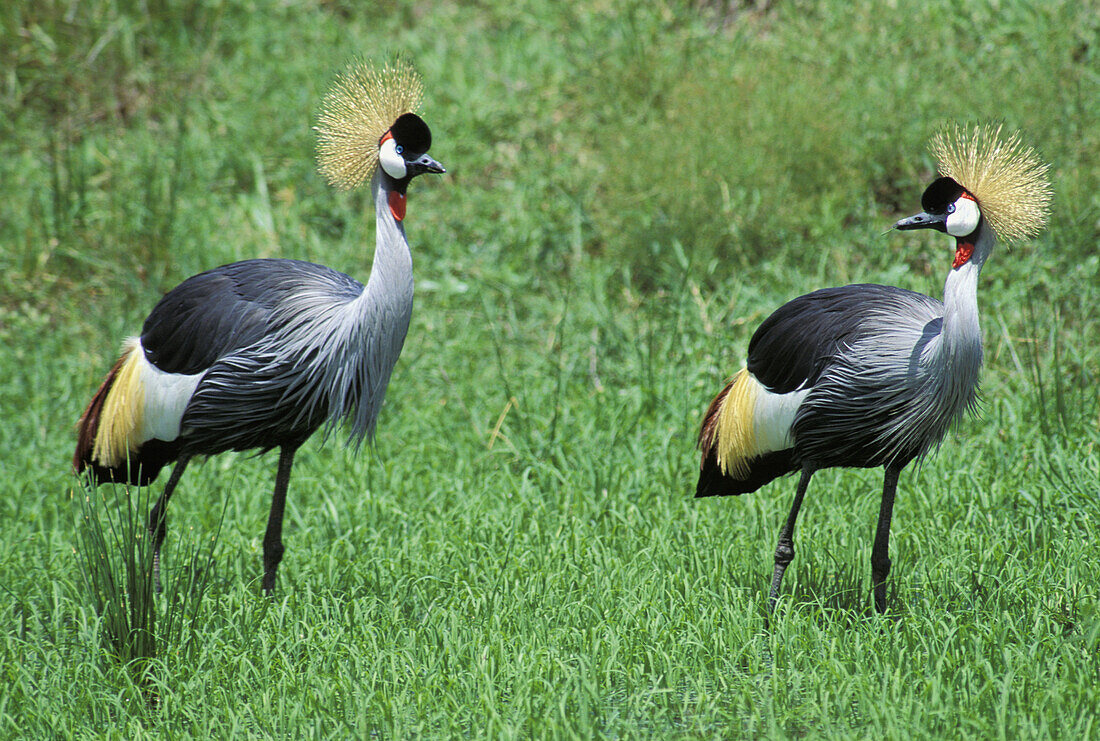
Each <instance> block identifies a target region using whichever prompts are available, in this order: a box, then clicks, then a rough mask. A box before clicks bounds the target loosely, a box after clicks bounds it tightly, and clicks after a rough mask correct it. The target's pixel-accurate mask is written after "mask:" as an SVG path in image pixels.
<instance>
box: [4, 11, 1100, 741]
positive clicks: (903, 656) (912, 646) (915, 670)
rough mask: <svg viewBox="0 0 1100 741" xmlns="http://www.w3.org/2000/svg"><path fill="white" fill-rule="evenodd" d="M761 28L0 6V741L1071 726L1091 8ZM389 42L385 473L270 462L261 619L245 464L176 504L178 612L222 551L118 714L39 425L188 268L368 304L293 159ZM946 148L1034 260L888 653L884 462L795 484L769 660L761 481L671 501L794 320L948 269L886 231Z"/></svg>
mask: <svg viewBox="0 0 1100 741" xmlns="http://www.w3.org/2000/svg"><path fill="white" fill-rule="evenodd" d="M755 5H756V6H759V7H755V6H754V7H744V4H742V3H739V2H696V3H668V4H654V3H651V2H644V3H643V2H639V3H591V4H587V5H581V6H568V4H556V3H547V2H544V1H543V0H530V2H526V3H521V4H520V5H519V6H516V5H515V4H514V3H495V2H484V3H476V4H474V3H471V4H446V5H445V6H444V7H436V6H435V4H431V3H417V2H407V3H399V4H393V5H390V6H387V9H386V10H385V11H382V10H378V11H372V12H364V11H362V10H360V9H359V4H358V3H352V2H341V0H334V1H332V2H315V3H275V2H266V1H265V0H260V1H259V2H254V3H240V2H219V1H218V0H214V1H212V2H206V3H201V4H200V3H194V4H190V5H188V6H187V7H186V8H185V9H180V7H179V6H180V4H178V3H165V2H147V3H123V2H107V1H106V0H102V1H100V0H95V1H92V2H84V3H70V2H61V1H60V0H56V1H52V0H45V1H42V0H34V1H33V2H32V1H31V0H15V2H11V3H7V4H6V5H5V6H4V9H3V10H0V68H3V69H4V70H5V74H4V77H3V80H2V81H0V108H2V109H3V110H0V224H3V228H2V230H0V346H2V350H0V408H2V410H3V418H4V420H5V421H4V424H3V425H0V451H2V452H0V459H2V460H3V471H4V475H3V477H0V529H2V531H3V533H5V538H4V540H5V543H6V544H7V547H6V548H5V549H3V550H2V551H0V588H2V590H3V591H4V592H5V593H6V594H7V598H6V599H5V604H6V605H7V607H5V608H4V611H3V615H4V617H5V618H6V619H4V620H2V621H0V625H2V626H3V627H0V672H2V673H3V675H2V679H3V684H4V692H3V693H0V734H2V735H4V736H16V735H22V736H25V737H28V738H32V737H33V738H44V737H82V738H83V737H115V738H138V737H146V736H148V737H162V736H215V737H242V736H252V737H267V736H280V737H283V736H293V737H306V738H309V737H347V736H365V735H367V734H368V733H376V734H378V735H381V736H385V737H397V738H404V737H409V736H424V737H446V736H473V737H489V738H516V737H534V738H590V737H614V738H654V737H670V738H730V737H741V736H747V737H772V736H774V737H785V736H813V737H827V738H852V737H859V738H862V737H867V736H872V735H874V736H880V735H881V736H884V737H888V738H910V737H930V736H949V737H967V738H970V737H972V738H983V739H984V738H995V737H996V738H1021V737H1059V738H1070V737H1074V738H1084V737H1090V736H1091V737H1097V736H1100V729H1097V727H1096V720H1095V718H1096V717H1097V715H1098V710H1100V697H1098V695H1100V691H1098V689H1097V687H1100V681H1098V680H1100V656H1098V652H1100V582H1098V579H1097V577H1096V573H1095V564H1096V563H1097V559H1098V557H1100V553H1098V546H1097V543H1100V403H1098V395H1100V371H1098V368H1100V347H1098V342H1097V338H1100V320H1098V319H1097V316H1096V309H1095V307H1096V306H1097V304H1098V303H1100V256H1098V253H1097V245H1098V243H1100V154H1098V153H1100V74H1098V72H1097V70H1098V69H1100V11H1097V10H1096V9H1094V8H1091V7H1090V4H1088V3H1080V2H1071V1H1070V0H1066V1H1065V2H1051V3H1046V4H1041V5H1039V6H1036V5H1035V4H1032V3H1024V2H1018V3H1017V2H1002V3H971V4H967V5H965V6H960V5H959V4H957V3H950V2H946V0H943V1H941V0H932V1H931V2H929V1H928V0H922V2H915V1H910V0H900V1H897V2H887V1H886V0H874V1H870V2H865V3H857V4H856V7H854V8H850V9H844V10H840V9H838V8H832V9H830V10H824V9H822V7H819V6H822V4H818V3H804V2H775V3H757V4H755ZM769 6H774V7H769ZM398 51H404V52H406V53H407V54H408V55H409V57H410V58H411V59H412V60H413V61H414V62H415V64H416V65H417V66H418V68H419V69H420V71H421V72H422V74H423V77H424V80H425V87H426V90H427V102H426V106H425V109H424V115H425V117H426V118H427V120H428V121H429V123H430V124H431V126H432V128H433V132H434V135H435V146H434V148H433V154H434V155H435V156H436V157H437V158H438V159H439V160H440V161H442V162H443V163H444V164H445V165H447V167H448V169H449V170H450V173H449V174H448V175H447V176H446V177H445V178H439V179H435V180H433V181H432V182H418V183H416V184H415V185H414V187H413V193H412V194H411V197H410V204H409V219H408V222H407V224H408V232H409V236H410V242H411V243H412V245H413V251H414V260H415V262H416V272H417V291H418V293H417V305H416V309H415V315H414V319H413V326H412V328H411V330H410V333H409V339H408V342H407V344H406V348H405V351H404V354H403V355H402V358H401V361H400V363H399V365H398V368H397V370H396V372H395V375H394V380H393V384H392V386H391V388H390V392H389V395H388V396H387V404H386V408H385V409H384V411H383V414H382V418H381V421H380V425H379V435H378V439H377V444H376V446H375V447H374V448H373V449H371V450H370V451H364V452H363V453H362V454H360V455H355V454H353V453H352V452H350V451H348V450H345V449H344V448H342V447H341V446H340V445H339V443H338V441H330V442H329V443H328V444H326V445H322V444H321V440H320V439H316V440H313V441H311V442H310V443H309V444H307V445H306V446H305V447H304V448H303V449H302V450H301V452H300V453H299V456H298V459H297V465H296V467H295V476H294V479H293V481H292V482H291V494H290V498H289V504H288V514H287V525H286V530H285V536H286V541H287V548H288V549H287V555H286V558H285V560H284V562H283V567H282V570H281V572H280V584H279V591H278V594H277V596H276V598H275V599H274V600H267V599H263V598H261V597H260V596H259V595H258V576H259V573H260V538H261V534H262V529H263V523H264V519H265V517H266V513H267V502H268V497H269V496H270V485H271V479H272V477H273V474H274V465H275V460H274V456H273V455H267V456H262V457H258V458H256V457H249V456H244V455H224V456H220V457H218V458H214V459H211V460H209V461H207V462H206V463H205V464H204V465H200V466H193V467H192V469H191V470H189V471H188V474H187V476H186V477H185V478H184V480H183V483H182V485H181V489H180V490H179V493H178V495H177V497H176V499H175V500H174V502H173V507H172V511H171V521H170V535H169V542H168V549H169V550H168V553H167V554H166V580H167V583H168V590H169V591H171V590H173V589H178V584H180V583H181V582H182V581H184V580H185V579H186V573H185V571H186V569H184V568H183V565H184V563H185V562H186V559H185V557H184V556H185V553H184V552H183V551H184V550H185V549H183V548H181V547H180V543H188V542H194V541H196V540H197V541H199V542H205V541H206V539H208V538H209V537H210V536H212V535H214V534H215V533H218V537H217V541H216V543H215V544H214V551H213V553H214V558H213V561H212V563H211V564H210V566H209V569H210V571H209V573H208V575H209V576H210V577H211V584H210V587H209V588H208V590H207V593H206V596H205V599H204V601H203V603H202V608H201V610H200V611H199V614H198V617H197V621H196V623H195V625H194V629H195V631H196V632H195V634H194V635H195V640H194V641H193V642H192V643H191V644H189V645H188V646H187V650H186V651H185V650H184V647H183V645H182V644H170V645H168V646H167V647H166V649H165V650H163V651H162V652H161V654H160V656H159V657H158V658H157V659H155V660H154V662H153V664H152V669H151V671H150V674H149V675H148V676H149V677H151V679H150V680H148V682H152V683H153V684H152V686H151V685H150V684H148V683H146V684H141V683H140V682H139V681H138V680H137V679H135V673H134V672H133V671H131V670H130V669H129V668H127V667H125V666H122V665H120V664H119V663H118V662H117V661H115V660H113V659H112V657H111V656H110V655H109V653H108V652H107V651H106V649H105V648H104V647H103V643H102V641H101V640H100V636H101V632H100V623H99V621H98V619H97V617H96V614H95V611H94V609H93V607H92V605H91V604H90V603H89V602H88V599H87V597H86V596H85V593H84V592H83V591H82V590H81V580H82V576H81V566H80V561H79V559H77V558H76V556H75V554H74V548H75V547H76V545H77V541H78V536H77V532H78V520H79V518H80V516H81V512H82V510H81V507H80V506H79V505H78V502H79V498H80V497H81V496H82V493H81V491H80V489H79V488H78V487H77V486H76V484H75V482H74V480H73V479H72V478H71V476H70V474H69V468H68V460H69V456H70V455H71V449H72V445H73V435H72V429H73V428H72V426H73V422H74V420H75V419H76V417H77V416H78V415H79V413H80V410H81V409H82V407H83V404H84V403H85V402H86V400H87V398H88V396H89V394H90V393H91V392H92V390H93V389H94V387H95V385H96V384H97V383H98V381H99V379H100V377H101V375H102V374H103V373H104V372H105V371H106V369H107V368H108V367H109V365H110V363H111V362H112V361H113V359H114V356H115V352H116V350H117V347H118V343H119V342H120V340H121V338H122V337H124V336H125V335H126V334H128V333H133V332H135V331H136V330H137V328H138V327H139V326H140V322H141V320H142V318H143V317H144V315H145V314H146V313H147V311H148V310H149V309H150V308H151V307H152V305H153V304H154V303H155V301H156V300H157V299H158V298H159V296H160V295H162V294H163V292H164V291H166V290H167V289H169V288H171V287H172V286H173V285H174V284H175V283H177V282H178V281H179V280H181V279H182V278H184V277H186V276H187V275H190V274H192V273H194V272H197V271H199V270H202V269H205V268H209V267H213V266H215V265H219V264H222V263H225V262H228V261H231V260H234V259H240V258H247V257H256V256H269V255H280V256H287V257H296V258H302V259H309V260H315V261H320V262H325V263H327V264H330V265H333V266H334V267H337V268H339V269H342V270H345V271H347V272H349V273H351V274H353V275H356V276H359V277H360V278H365V277H366V273H367V270H368V266H369V260H370V250H371V246H372V245H373V227H372V225H371V224H370V222H369V220H367V219H366V218H365V216H364V214H365V213H369V211H365V210H364V205H365V200H364V195H363V194H361V193H360V194H351V195H338V194H335V193H333V192H331V191H329V190H328V189H326V187H325V186H324V184H323V183H322V181H321V180H320V178H319V177H318V176H317V175H316V174H315V173H314V172H313V169H312V168H313V164H312V141H311V134H310V129H309V127H310V122H311V115H312V112H313V110H314V107H315V105H316V102H317V100H318V99H319V97H320V94H321V92H322V91H323V89H324V86H325V85H326V84H327V82H328V80H329V79H330V77H331V75H332V73H333V71H334V70H335V69H337V68H338V67H340V66H341V64H342V63H343V61H344V60H345V59H346V58H347V57H349V56H350V55H352V54H356V53H366V54H368V55H374V56H384V55H386V54H390V53H394V52H398ZM951 119H959V120H962V121H975V120H989V119H1000V120H1003V121H1004V122H1005V123H1006V124H1007V125H1008V126H1009V127H1010V128H1020V129H1022V130H1023V131H1024V132H1025V138H1026V139H1027V140H1028V141H1030V142H1031V143H1033V144H1034V145H1035V146H1036V147H1037V148H1038V149H1039V150H1040V151H1041V152H1042V154H1043V156H1044V157H1045V158H1046V159H1048V160H1049V161H1050V162H1051V163H1052V166H1053V177H1054V186H1055V192H1056V198H1055V202H1054V214H1053V219H1052V223H1051V226H1050V229H1049V230H1048V231H1047V232H1046V233H1045V234H1044V235H1042V236H1041V237H1040V238H1039V239H1038V240H1036V241H1034V242H1032V243H1029V244H1027V245H1022V246H1019V247H1016V248H1014V249H1011V250H1008V249H1004V248H1002V249H1000V251H999V252H998V254H996V255H995V256H994V257H993V259H992V260H991V262H990V263H989V265H988V266H987V267H986V269H985V271H984V274H983V276H982V294H981V296H980V298H979V301H980V304H981V308H982V312H983V316H982V321H983V328H984V332H985V338H986V367H985V369H984V372H983V404H982V411H981V415H980V417H979V418H975V419H969V420H967V421H966V422H964V423H963V424H962V425H961V426H960V428H959V429H958V431H956V432H955V433H953V434H952V435H951V436H950V437H949V438H948V440H947V441H946V442H945V444H944V446H943V448H942V449H941V450H940V451H939V453H938V454H937V455H936V456H934V457H932V458H930V459H929V460H927V461H926V462H925V463H924V464H923V465H922V466H919V467H918V466H912V467H911V468H910V469H909V470H907V471H906V472H905V473H904V474H903V478H902V483H901V489H900V493H899V500H898V505H897V508H896V510H895V520H894V528H893V539H892V555H893V557H894V570H893V572H892V575H891V576H892V580H891V590H892V593H891V600H892V601H891V611H890V616H889V618H888V619H880V618H878V617H877V616H875V615H874V614H873V612H872V611H871V609H870V604H871V599H870V579H869V571H870V569H869V564H868V555H869V550H870V541H871V535H872V528H873V525H874V519H875V516H876V513H877V507H878V491H879V488H880V486H881V472H876V471H830V472H826V473H822V474H819V475H818V476H817V477H816V478H815V480H814V482H813V484H812V487H811V490H810V494H809V497H808V499H807V504H806V506H805V507H804V508H803V515H802V518H801V523H800V528H799V532H798V535H797V539H796V546H797V548H798V555H797V557H796V560H795V562H794V564H793V565H792V567H791V569H790V571H789V572H788V576H787V579H786V582H785V585H784V595H783V601H782V604H781V608H780V617H779V618H778V619H777V620H775V621H774V622H773V624H772V626H771V628H770V629H769V628H768V627H767V626H766V624H765V620H764V613H763V604H764V597H765V595H766V589H767V580H768V578H769V575H770V570H771V553H772V549H773V547H774V539H775V536H776V534H777V531H778V528H779V525H780V523H781V521H782V518H783V517H784V516H785V513H786V510H787V507H788V506H789V498H790V496H791V495H792V494H793V488H794V481H793V480H790V479H785V480H782V481H779V482H776V483H775V484H773V485H771V486H769V487H767V488H765V489H764V490H762V491H760V492H758V493H756V494H754V495H751V496H746V497H743V498H738V499H725V500H702V501H695V500H693V499H692V498H691V493H692V490H693V487H694V473H695V466H696V464H697V461H696V456H695V454H694V452H693V450H692V446H693V440H694V433H695V430H696V427H697V425H698V422H699V416H700V414H701V412H702V410H703V408H704V407H705V405H706V403H707V402H708V401H709V398H710V395H711V394H713V393H714V392H715V391H716V390H717V389H718V388H719V387H720V384H721V383H722V381H723V379H724V377H725V376H727V375H728V374H730V373H731V372H733V371H734V370H736V369H737V368H738V367H739V364H740V363H741V362H742V358H743V353H744V349H745V345H746V343H747V341H748V337H749V336H750V334H751V332H752V330H753V328H754V327H755V326H756V324H757V323H758V322H759V321H760V320H761V319H763V318H764V316H766V315H767V313H768V312H770V311H771V310H772V309H773V308H775V307H776V306H777V305H779V304H780V303H782V302H783V301H785V300H786V299H789V298H791V297H793V296H795V295H798V294H800V293H804V292H806V291H808V290H811V289H813V288H817V287H821V286H825V285H837V284H842V283H845V282H850V281H877V282H884V283H891V284H896V285H901V286H904V287H907V288H911V289H914V290H920V291H924V292H927V293H930V294H932V295H938V293H939V292H940V290H941V289H942V281H943V277H944V275H945V273H946V270H947V267H948V265H949V261H950V257H951V251H950V244H949V242H948V240H947V239H946V238H945V237H943V236H942V235H921V234H898V233H891V234H884V232H885V231H886V230H887V229H888V227H889V225H890V224H891V223H893V220H895V219H896V218H898V217H900V216H902V215H908V214H910V213H912V212H915V211H916V210H917V209H918V207H919V196H920V193H921V191H922V189H923V187H924V185H925V184H926V183H927V182H928V180H929V179H930V178H931V176H932V174H933V173H932V170H931V162H930V160H929V158H928V156H927V154H926V152H925V149H924V145H925V142H926V140H927V138H928V136H929V135H930V134H931V133H932V132H933V131H934V130H935V129H936V127H938V126H939V125H941V124H942V123H944V122H945V121H948V120H951ZM160 483H162V482H158V485H157V486H158V487H159V485H160ZM157 490H158V488H157V487H154V492H155V491H157ZM100 492H101V493H102V494H103V495H104V496H105V498H106V501H107V502H108V503H111V502H115V501H116V500H117V497H119V496H121V490H120V491H118V492H113V491H111V489H110V488H107V487H105V488H103V489H101V490H100ZM107 506H108V507H110V506H112V505H111V504H108V505H107ZM223 513H224V520H223ZM219 523H221V524H220V530H219ZM150 697H156V698H157V701H156V702H150Z"/></svg>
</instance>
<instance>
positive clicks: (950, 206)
mask: <svg viewBox="0 0 1100 741" xmlns="http://www.w3.org/2000/svg"><path fill="white" fill-rule="evenodd" d="M397 151H398V152H400V151H401V147H398V148H397ZM947 213H949V214H953V213H955V204H954V203H949V204H947Z"/></svg>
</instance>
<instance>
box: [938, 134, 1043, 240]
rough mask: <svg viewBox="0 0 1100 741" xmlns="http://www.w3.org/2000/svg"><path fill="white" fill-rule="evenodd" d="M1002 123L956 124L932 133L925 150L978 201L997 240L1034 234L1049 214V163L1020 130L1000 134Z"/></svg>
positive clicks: (942, 169) (1016, 238)
mask: <svg viewBox="0 0 1100 741" xmlns="http://www.w3.org/2000/svg"><path fill="white" fill-rule="evenodd" d="M1001 128H1002V126H1000V125H997V126H982V125H976V126H974V127H973V128H972V129H969V130H967V129H964V128H963V127H960V126H959V125H958V124H954V125H952V126H948V127H945V128H943V129H941V130H940V131H939V132H938V133H936V134H935V136H933V137H932V142H931V144H930V145H929V150H930V151H931V152H932V155H933V156H934V157H935V158H936V162H937V164H938V167H939V171H940V174H942V175H946V176H947V177H949V178H952V179H953V180H954V181H955V182H957V183H958V184H959V185H961V186H962V187H964V188H966V189H967V190H968V191H969V192H970V193H971V195H973V196H974V197H975V198H976V199H977V200H978V205H979V206H980V207H981V209H982V214H983V215H984V216H985V218H986V221H987V222H988V223H989V225H990V226H991V227H992V228H993V231H995V232H996V233H997V236H998V237H1000V238H1001V239H1002V240H1006V241H1015V240H1018V239H1027V238H1028V237H1033V236H1035V235H1036V234H1038V233H1039V232H1040V231H1042V229H1043V227H1045V226H1046V223H1047V219H1048V217H1049V216H1050V199H1051V195H1052V191H1051V187H1050V178H1049V174H1048V171H1049V170H1050V166H1049V165H1047V164H1045V163H1043V161H1042V160H1040V159H1039V155H1038V154H1037V153H1036V152H1035V150H1034V149H1032V148H1031V147H1029V146H1027V145H1025V144H1023V142H1021V141H1020V135H1019V133H1013V134H1011V135H1010V136H1006V137H1002V136H1001Z"/></svg>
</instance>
